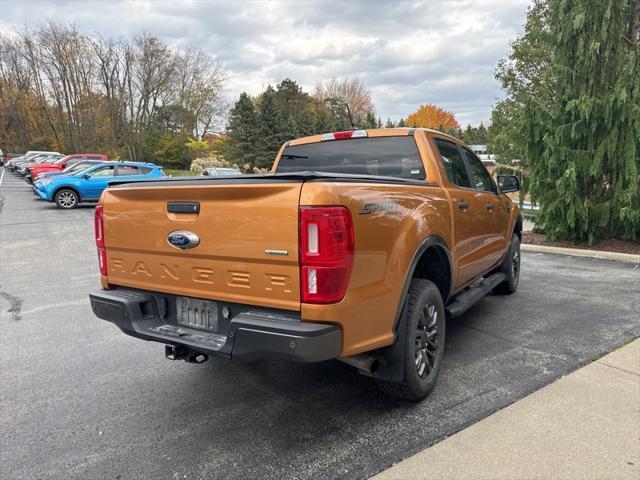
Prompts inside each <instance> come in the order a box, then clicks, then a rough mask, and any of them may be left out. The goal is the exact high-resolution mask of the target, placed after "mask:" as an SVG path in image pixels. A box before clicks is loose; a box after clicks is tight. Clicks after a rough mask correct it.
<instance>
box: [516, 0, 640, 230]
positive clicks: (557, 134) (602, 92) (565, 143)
mask: <svg viewBox="0 0 640 480" xmlns="http://www.w3.org/2000/svg"><path fill="white" fill-rule="evenodd" d="M549 5H550V48H551V50H552V56H551V60H550V72H551V74H552V75H551V76H552V77H553V78H554V80H555V81H554V83H553V84H552V87H553V101H552V102H549V103H542V102H540V101H539V99H537V98H529V99H528V101H527V102H526V109H525V115H524V122H523V125H522V137H523V138H525V139H527V141H526V144H525V151H526V155H527V157H528V161H529V164H530V174H531V176H532V192H533V193H534V194H535V195H536V197H537V199H538V200H539V202H540V204H541V210H540V213H539V215H538V219H537V222H536V223H539V224H541V225H542V227H543V228H544V230H545V232H546V233H547V236H548V237H549V238H551V239H558V238H563V239H571V240H574V241H584V240H587V241H589V242H590V243H594V242H597V241H598V240H599V239H601V238H603V237H621V238H625V239H631V240H637V239H640V191H639V186H638V183H639V182H638V178H639V177H638V175H639V173H640V160H639V158H640V68H639V63H640V59H639V56H640V51H639V48H640V46H639V45H638V39H637V38H634V37H633V35H632V32H633V29H634V20H635V21H636V22H637V21H638V19H635V18H634V4H633V2H632V0H601V1H598V2H592V1H584V0H550V3H549Z"/></svg>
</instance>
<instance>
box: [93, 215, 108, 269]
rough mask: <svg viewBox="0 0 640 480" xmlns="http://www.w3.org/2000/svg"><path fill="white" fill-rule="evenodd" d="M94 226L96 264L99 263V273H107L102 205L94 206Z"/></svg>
mask: <svg viewBox="0 0 640 480" xmlns="http://www.w3.org/2000/svg"><path fill="white" fill-rule="evenodd" d="M94 226H95V232H96V247H97V248H98V265H100V275H104V276H106V275H107V249H106V248H105V246H104V210H103V209H102V205H98V206H97V207H96V211H95V216H94Z"/></svg>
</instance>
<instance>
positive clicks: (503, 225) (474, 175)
mask: <svg viewBox="0 0 640 480" xmlns="http://www.w3.org/2000/svg"><path fill="white" fill-rule="evenodd" d="M460 150H461V151H462V156H463V157H464V159H465V161H466V163H467V166H468V168H469V173H470V176H471V183H472V188H474V189H475V190H476V194H475V195H476V198H478V199H479V200H480V203H481V204H482V208H484V210H485V211H484V214H485V215H484V218H485V219H484V230H485V233H486V237H485V239H484V247H483V250H484V253H485V259H484V262H483V263H484V271H487V270H488V269H490V268H491V267H493V266H495V265H496V264H497V263H498V262H499V261H500V259H501V258H502V256H503V254H504V253H505V250H506V248H507V240H508V239H507V225H508V222H507V215H508V214H507V209H506V207H505V205H504V203H503V202H501V201H500V198H499V196H498V188H497V187H496V185H495V183H494V182H493V180H492V179H491V175H489V172H488V171H487V169H486V168H485V167H484V165H483V164H482V162H481V161H480V159H479V158H478V157H477V156H475V155H474V154H473V153H472V152H471V151H469V150H467V149H466V148H463V147H460Z"/></svg>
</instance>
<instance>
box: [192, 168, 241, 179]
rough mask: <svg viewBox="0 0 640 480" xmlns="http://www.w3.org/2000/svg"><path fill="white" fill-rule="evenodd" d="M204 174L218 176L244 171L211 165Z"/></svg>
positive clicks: (238, 173)
mask: <svg viewBox="0 0 640 480" xmlns="http://www.w3.org/2000/svg"><path fill="white" fill-rule="evenodd" d="M202 175H204V176H211V177H217V176H222V175H242V172H241V171H240V170H238V169H237V168H222V167H209V168H205V169H204V170H203V171H202Z"/></svg>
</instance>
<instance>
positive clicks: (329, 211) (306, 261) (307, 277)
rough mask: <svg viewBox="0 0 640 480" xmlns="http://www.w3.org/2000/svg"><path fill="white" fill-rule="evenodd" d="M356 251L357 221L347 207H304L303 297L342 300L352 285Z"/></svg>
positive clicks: (319, 299) (302, 224)
mask: <svg viewBox="0 0 640 480" xmlns="http://www.w3.org/2000/svg"><path fill="white" fill-rule="evenodd" d="M353 252H354V238H353V222H352V220H351V212H350V211H349V210H348V209H347V208H346V207H300V278H301V290H302V291H301V294H302V295H301V297H302V301H303V302H305V303H336V302H339V301H341V300H342V299H343V298H344V295H345V293H346V292H347V287H348V285H349V277H350V276H351V270H352V268H353Z"/></svg>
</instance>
